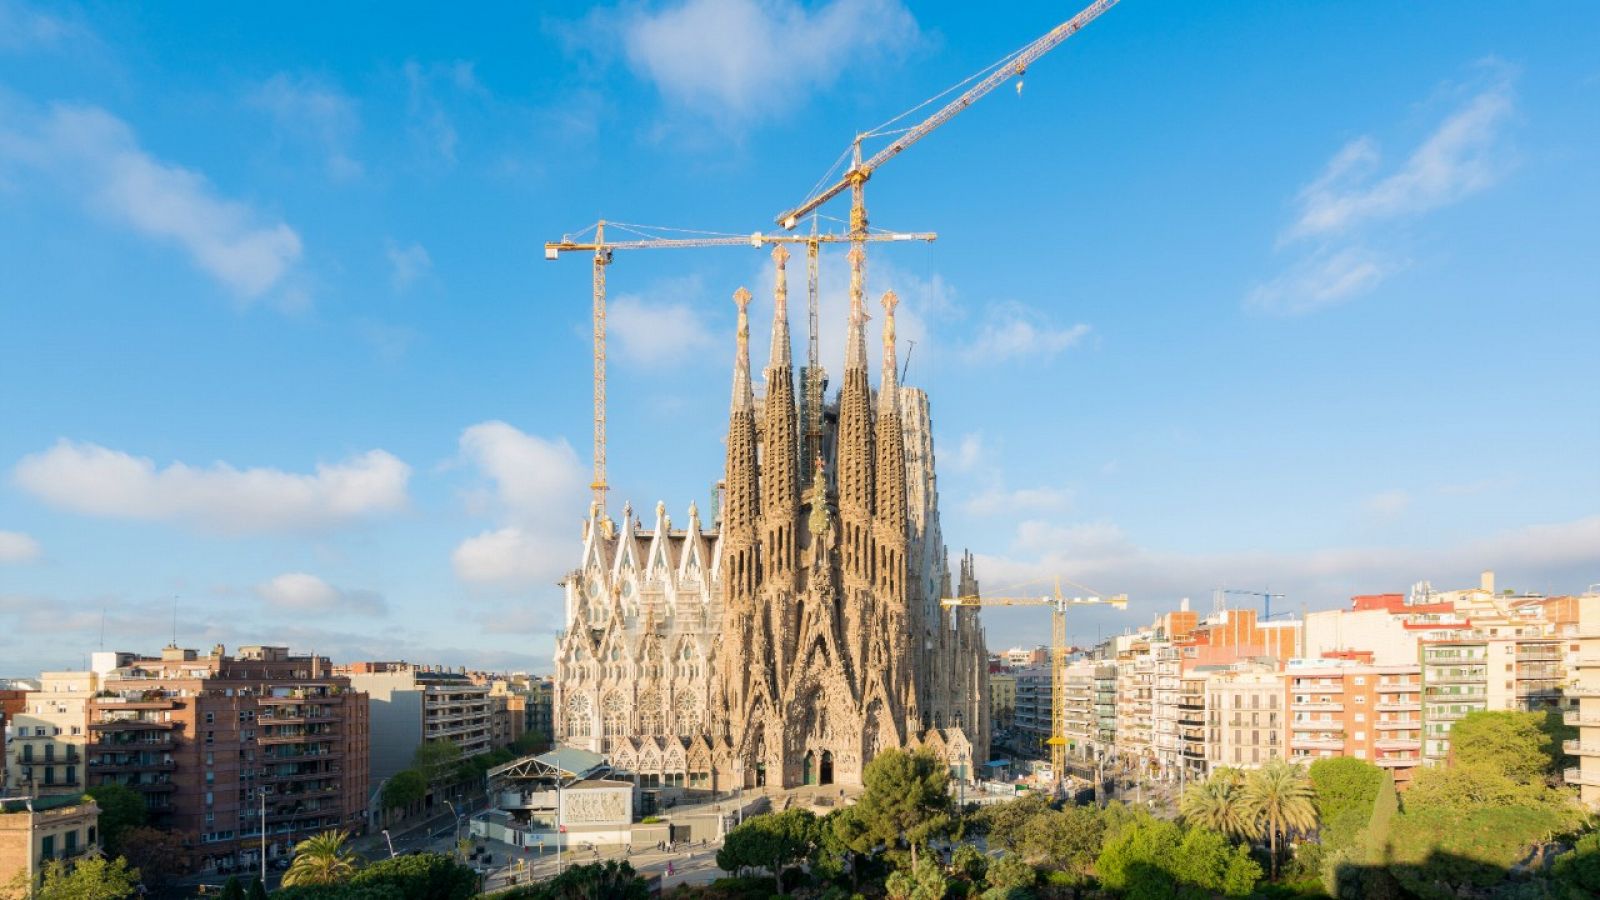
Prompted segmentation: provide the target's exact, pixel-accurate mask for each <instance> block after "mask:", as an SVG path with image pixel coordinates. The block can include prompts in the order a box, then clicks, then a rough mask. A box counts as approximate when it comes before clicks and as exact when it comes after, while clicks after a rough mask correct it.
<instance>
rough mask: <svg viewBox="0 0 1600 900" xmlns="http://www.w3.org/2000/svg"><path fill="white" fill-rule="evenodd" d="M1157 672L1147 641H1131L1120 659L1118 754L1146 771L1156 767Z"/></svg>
mask: <svg viewBox="0 0 1600 900" xmlns="http://www.w3.org/2000/svg"><path fill="white" fill-rule="evenodd" d="M1155 674H1156V667H1155V659H1154V657H1152V656H1151V655H1150V653H1149V645H1148V644H1147V643H1146V642H1143V641H1140V642H1135V643H1133V644H1131V645H1130V647H1129V650H1128V652H1127V653H1125V654H1121V655H1119V656H1118V658H1117V731H1116V750H1117V755H1118V756H1120V757H1121V758H1122V761H1123V762H1124V763H1125V764H1126V765H1128V766H1130V767H1137V768H1138V769H1139V770H1141V771H1143V772H1145V773H1146V774H1149V773H1152V772H1153V771H1154V770H1155V767H1156V757H1155V748H1154V744H1153V740H1152V739H1153V737H1154V727H1153V726H1154V713H1155Z"/></svg>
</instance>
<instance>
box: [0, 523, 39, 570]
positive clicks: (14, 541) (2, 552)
mask: <svg viewBox="0 0 1600 900" xmlns="http://www.w3.org/2000/svg"><path fill="white" fill-rule="evenodd" d="M42 552H43V551H42V550H41V549H40V547H39V542H38V541H36V540H34V539H33V536H32V535H27V534H23V533H22V532H20V531H0V565H7V564H13V565H14V564H17V563H30V562H33V561H34V560H36V559H38V558H39V556H40V555H41V553H42Z"/></svg>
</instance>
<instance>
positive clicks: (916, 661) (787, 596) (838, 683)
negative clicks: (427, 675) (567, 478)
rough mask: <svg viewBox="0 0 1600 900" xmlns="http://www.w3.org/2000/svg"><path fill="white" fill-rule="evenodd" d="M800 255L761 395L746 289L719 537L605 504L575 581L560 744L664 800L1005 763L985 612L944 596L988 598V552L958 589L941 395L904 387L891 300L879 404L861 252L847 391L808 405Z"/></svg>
mask: <svg viewBox="0 0 1600 900" xmlns="http://www.w3.org/2000/svg"><path fill="white" fill-rule="evenodd" d="M787 255H788V254H787V251H785V250H784V249H783V248H782V247H781V246H780V247H778V248H777V249H776V250H775V251H774V260H775V262H776V273H777V284H776V289H775V297H774V315H773V322H772V350H771V354H770V357H769V362H768V365H767V368H766V370H765V372H764V379H763V380H764V382H765V396H764V397H762V398H759V399H758V398H757V397H756V396H755V393H754V389H753V385H752V383H751V372H750V349H749V335H750V325H749V318H748V314H747V307H748V304H749V300H750V295H749V293H748V292H747V291H745V290H744V289H743V288H741V289H740V290H739V291H738V292H737V293H736V294H735V302H736V303H737V305H738V309H739V325H738V338H737V348H736V351H735V362H734V372H733V400H732V404H731V408H730V411H729V424H728V437H727V448H728V449H727V460H726V465H725V468H724V479H723V483H722V492H721V500H720V503H719V507H720V508H719V509H718V510H717V511H716V513H714V521H712V522H709V523H708V522H704V521H702V519H701V517H700V513H699V511H698V510H697V509H696V508H695V507H694V506H692V505H691V506H690V507H689V510H688V521H687V523H686V524H685V526H684V527H681V528H680V527H675V526H674V524H673V522H672V521H671V519H670V518H669V517H668V516H667V514H666V511H665V508H664V507H663V505H662V504H659V503H658V504H657V505H656V508H655V516H654V521H653V522H652V523H650V525H649V526H648V527H646V525H645V523H644V522H643V521H642V520H641V519H640V518H639V517H637V516H636V515H635V514H634V511H633V510H632V509H631V507H626V506H625V507H624V508H623V514H622V520H621V522H620V523H618V522H613V521H612V520H611V519H609V518H607V517H606V516H605V515H604V514H603V512H602V511H601V510H600V509H599V508H598V507H593V508H591V510H590V515H589V519H588V521H587V522H586V523H585V526H584V531H583V557H582V561H581V563H580V565H579V566H578V567H577V568H576V569H575V570H574V571H572V572H571V573H570V574H569V575H568V576H567V578H566V579H565V580H564V582H563V586H564V588H565V591H566V623H565V630H564V631H563V632H562V633H561V635H560V636H559V637H558V639H557V647H556V697H555V715H554V721H555V731H556V738H557V740H558V741H560V742H561V743H565V744H568V745H571V746H577V747H582V748H584V749H587V750H592V751H594V752H597V753H603V754H605V755H606V756H607V757H608V758H609V759H610V761H611V763H612V765H613V766H614V767H616V769H618V770H619V771H621V772H625V773H629V774H631V775H633V776H635V777H636V779H637V780H638V781H639V783H640V784H642V785H644V786H648V787H655V786H659V787H663V788H684V789H689V790H728V789H730V788H732V787H735V786H741V785H742V786H744V787H751V788H754V787H768V788H794V787H800V786H803V785H813V784H834V783H838V784H842V785H854V784H859V783H860V780H861V771H862V768H863V767H864V766H865V764H866V762H867V761H868V760H870V759H871V758H872V756H873V755H874V754H875V753H877V752H878V751H880V750H883V749H886V748H890V747H904V748H917V747H927V748H929V749H931V750H932V751H933V752H934V753H936V754H937V755H939V756H940V757H941V758H943V759H944V760H946V762H948V764H949V765H950V766H951V769H952V772H953V773H954V774H956V775H957V776H958V777H964V778H973V777H975V770H974V766H975V765H981V764H982V762H984V761H985V760H986V759H987V758H988V754H987V751H988V746H989V734H988V729H989V718H988V707H989V699H988V688H987V685H988V680H987V661H988V654H987V650H986V648H985V646H984V636H983V630H982V627H981V625H980V624H979V621H978V616H977V610H976V609H973V608H970V607H967V608H956V609H954V610H952V609H951V608H949V607H945V606H942V605H941V604H940V602H939V601H940V599H941V598H943V597H948V596H952V595H953V594H952V588H954V589H956V592H957V593H959V594H961V595H972V594H976V593H977V592H978V585H977V581H976V578H975V577H974V573H973V568H972V561H971V558H970V556H969V557H966V558H963V559H962V560H961V565H960V570H959V576H958V578H956V579H954V580H953V579H952V577H951V572H950V568H949V560H948V556H947V553H946V550H945V547H944V544H943V542H942V535H941V533H940V530H939V510H938V486H937V481H936V478H935V474H934V455H933V438H932V432H931V426H930V418H929V414H928V399H927V396H926V394H924V393H923V392H922V391H920V390H917V389H914V388H903V387H900V386H899V385H898V384H897V381H896V364H895V346H894V309H895V303H896V299H895V296H894V294H893V293H892V292H891V293H889V294H886V295H885V296H884V298H883V306H884V317H883V347H884V352H883V370H882V378H881V381H880V384H879V388H878V390H877V391H876V392H874V391H873V389H872V387H871V385H870V384H869V380H868V373H867V368H868V367H867V351H866V319H867V316H866V313H865V310H864V302H863V297H862V290H861V287H860V285H861V279H860V264H861V260H860V257H859V255H858V253H856V252H855V251H853V252H852V258H851V264H852V279H851V304H850V319H849V325H848V329H849V331H848V337H847V343H846V360H845V368H844V384H843V386H842V388H841V390H840V392H839V395H838V398H837V401H836V402H835V403H826V402H824V403H823V405H822V408H820V409H815V410H813V409H810V408H808V405H807V403H806V399H805V398H807V397H814V398H820V397H822V396H823V392H822V390H821V377H822V376H821V373H820V372H809V371H806V372H803V380H804V381H807V382H808V383H807V384H805V385H804V387H806V388H808V389H807V390H803V391H802V392H801V394H800V396H799V397H798V398H797V396H796V390H795V387H796V383H795V372H794V367H793V363H792V359H791V349H790V332H789V323H788V312H787V285H786V269H785V261H786V259H787ZM810 379H816V381H815V382H810ZM807 423H812V424H811V425H809V426H808V424H807ZM953 581H954V583H952V582H953Z"/></svg>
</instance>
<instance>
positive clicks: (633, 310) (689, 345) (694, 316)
mask: <svg viewBox="0 0 1600 900" xmlns="http://www.w3.org/2000/svg"><path fill="white" fill-rule="evenodd" d="M704 293H705V292H704V290H703V289H702V286H701V283H700V280H699V279H698V278H683V279H672V280H668V281H664V282H660V283H658V284H657V285H655V287H654V288H652V289H651V290H650V291H649V292H647V293H646V294H621V295H619V296H618V297H616V298H615V299H614V300H612V301H611V303H610V305H609V308H608V309H607V312H606V327H607V330H608V333H609V334H610V336H611V337H612V338H613V339H614V340H615V341H616V354H617V358H618V359H619V360H621V361H623V362H627V363H631V364H633V365H639V366H664V365H671V364H675V363H681V362H684V361H686V360H689V359H693V358H695V357H697V356H702V355H704V354H706V353H707V352H708V351H711V350H712V349H713V348H714V346H715V345H716V336H715V335H714V333H713V329H712V327H711V325H710V324H709V323H708V322H707V321H706V317H705V316H704V315H702V313H701V308H702V306H703V305H704V299H703V298H704ZM729 305H730V306H731V305H732V304H731V303H730V304H729ZM751 330H752V331H754V330H755V329H754V328H753V327H752V329H751Z"/></svg>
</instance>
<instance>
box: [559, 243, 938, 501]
mask: <svg viewBox="0 0 1600 900" xmlns="http://www.w3.org/2000/svg"><path fill="white" fill-rule="evenodd" d="M607 224H608V223H607V222H606V221H605V220H604V219H602V220H600V221H599V222H596V223H595V224H594V225H593V226H591V227H590V228H585V229H584V230H583V231H580V232H578V233H577V234H576V235H563V236H562V238H561V240H559V241H550V242H548V243H546V244H545V245H544V258H545V259H559V258H560V257H561V254H563V253H572V252H579V251H581V252H585V253H592V254H593V261H594V282H593V284H594V287H593V292H594V298H593V302H594V481H593V482H592V483H590V485H589V488H590V490H592V491H593V492H594V501H595V503H597V504H599V508H600V509H601V510H604V509H605V505H606V490H607V484H606V266H609V265H610V264H611V255H612V253H614V252H615V251H617V250H665V249H672V248H685V247H755V248H758V249H759V248H761V247H764V246H767V245H769V244H774V245H781V244H805V245H806V276H807V277H806V286H807V288H808V290H809V297H808V298H807V299H808V303H809V312H810V330H811V336H810V337H811V342H810V346H809V352H808V361H809V364H810V370H809V372H808V376H807V384H806V400H807V403H808V405H809V410H808V417H810V418H812V419H814V421H810V422H807V434H808V437H809V439H810V440H811V441H812V443H811V447H810V452H812V453H815V452H816V451H817V449H818V447H819V445H820V440H821V423H822V420H821V405H822V388H821V381H820V376H819V375H818V361H817V255H818V249H819V247H820V246H821V245H822V244H833V243H842V242H844V241H850V242H852V243H860V242H862V241H872V242H877V241H927V242H931V241H934V240H936V239H937V238H938V235H937V234H934V233H932V232H911V233H901V232H887V231H874V232H870V233H867V234H863V235H856V234H850V235H841V234H827V233H818V231H817V227H816V219H815V217H813V219H812V228H811V233H810V234H808V235H782V234H778V235H773V234H762V233H761V232H759V231H758V232H755V233H753V234H749V235H735V234H719V233H714V232H694V233H693V234H694V235H695V236H693V237H680V238H663V237H657V236H654V235H652V234H649V233H647V232H646V231H644V230H643V229H645V228H647V227H648V226H641V225H628V224H626V223H622V222H612V223H609V224H610V225H611V226H612V227H613V228H614V229H620V230H624V231H627V232H629V233H630V234H632V235H633V237H631V238H630V239H628V240H621V241H608V240H606V225H607ZM652 230H656V231H668V230H671V231H678V230H679V229H661V228H655V229H652ZM591 231H592V232H593V235H592V236H590V232H591ZM812 382H816V384H814V385H813V384H812Z"/></svg>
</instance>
